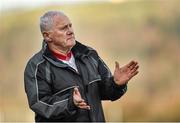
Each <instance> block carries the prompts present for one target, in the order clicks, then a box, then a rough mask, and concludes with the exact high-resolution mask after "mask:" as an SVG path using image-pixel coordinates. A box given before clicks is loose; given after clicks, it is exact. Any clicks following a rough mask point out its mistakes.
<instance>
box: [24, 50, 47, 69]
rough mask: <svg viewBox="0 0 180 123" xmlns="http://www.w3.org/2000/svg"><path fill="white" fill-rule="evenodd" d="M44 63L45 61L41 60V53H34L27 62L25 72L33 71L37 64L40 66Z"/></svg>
mask: <svg viewBox="0 0 180 123" xmlns="http://www.w3.org/2000/svg"><path fill="white" fill-rule="evenodd" d="M44 61H45V59H44V58H43V55H42V51H39V52H38V53H36V54H35V55H33V56H32V57H31V58H30V59H29V60H28V62H27V64H26V67H25V72H28V71H31V72H33V71H35V69H36V68H37V66H38V65H39V64H42V63H43V62H44Z"/></svg>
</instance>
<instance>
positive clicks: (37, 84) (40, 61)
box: [35, 60, 45, 101]
mask: <svg viewBox="0 0 180 123" xmlns="http://www.w3.org/2000/svg"><path fill="white" fill-rule="evenodd" d="M44 61H45V60H42V61H40V62H39V63H38V64H37V65H36V70H35V80H36V92H37V101H39V92H38V84H37V71H38V67H39V65H40V64H42V63H43V62H44Z"/></svg>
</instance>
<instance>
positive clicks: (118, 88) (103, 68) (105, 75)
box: [93, 51, 127, 101]
mask: <svg viewBox="0 0 180 123" xmlns="http://www.w3.org/2000/svg"><path fill="white" fill-rule="evenodd" d="M93 57H94V58H95V59H96V61H97V68H98V73H99V74H100V76H101V81H100V82H99V85H98V86H99V93H100V97H101V100H111V101H114V100H117V99H119V98H120V97H121V96H122V95H124V93H125V92H126V91H127V84H124V85H117V84H116V83H115V82H114V79H113V76H112V74H111V71H110V69H109V68H108V67H107V65H106V64H105V63H104V61H103V60H102V59H101V58H100V57H99V56H98V54H97V52H96V51H95V52H94V55H93Z"/></svg>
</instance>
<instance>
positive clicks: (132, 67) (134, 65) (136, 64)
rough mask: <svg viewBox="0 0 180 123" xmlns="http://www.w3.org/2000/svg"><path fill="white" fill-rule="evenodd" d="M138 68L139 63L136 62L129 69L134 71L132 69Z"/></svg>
mask: <svg viewBox="0 0 180 123" xmlns="http://www.w3.org/2000/svg"><path fill="white" fill-rule="evenodd" d="M136 66H138V63H137V62H135V63H134V64H132V65H131V66H130V67H129V68H130V70H132V69H134V68H135V67H136Z"/></svg>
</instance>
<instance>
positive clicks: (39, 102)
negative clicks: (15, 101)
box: [24, 62, 77, 119]
mask: <svg viewBox="0 0 180 123" xmlns="http://www.w3.org/2000/svg"><path fill="white" fill-rule="evenodd" d="M41 63H42V62H40V63H38V64H36V65H35V64H32V63H28V64H27V66H26V69H25V72H24V83H25V91H26V94H27V97H28V102H29V106H30V108H31V109H32V110H33V111H34V112H35V113H36V114H38V115H40V116H43V117H45V118H47V119H61V118H62V119H64V118H65V119H66V118H69V117H71V116H73V115H75V114H76V112H77V108H76V107H75V105H74V103H73V101H72V92H67V93H63V94H62V93H59V94H56V95H53V94H52V88H51V84H50V83H49V82H48V81H47V80H46V79H45V75H44V70H43V69H42V68H41V67H40V65H41ZM69 91H70V90H69ZM71 91H72V90H71Z"/></svg>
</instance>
